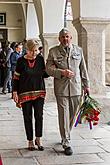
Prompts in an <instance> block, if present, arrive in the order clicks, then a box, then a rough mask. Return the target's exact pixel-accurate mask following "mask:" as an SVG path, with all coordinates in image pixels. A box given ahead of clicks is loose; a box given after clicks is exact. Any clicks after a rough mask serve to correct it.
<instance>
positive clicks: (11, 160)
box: [0, 94, 110, 165]
mask: <svg viewBox="0 0 110 165" xmlns="http://www.w3.org/2000/svg"><path fill="white" fill-rule="evenodd" d="M109 100H110V99H109V98H107V99H106V98H103V99H102V98H100V97H99V101H100V102H101V103H102V107H103V109H104V111H105V110H106V109H107V115H105V116H104V115H103V114H102V120H101V121H103V122H100V123H99V125H98V126H95V127H94V128H93V129H92V130H90V129H89V127H88V125H87V124H80V125H78V126H77V127H76V128H73V130H72V132H71V145H72V148H73V151H74V154H73V155H72V156H65V155H64V153H63V150H62V146H61V144H60V141H61V139H60V135H59V129H58V120H57V117H58V115H57V108H56V103H55V102H46V103H45V107H44V129H43V130H44V131H43V132H44V133H43V138H42V140H43V144H44V146H45V150H44V151H43V152H42V151H38V150H37V149H36V150H35V151H28V150H27V149H26V147H27V141H26V136H25V132H24V125H23V118H22V111H21V110H20V109H18V108H16V106H15V104H14V102H13V100H12V99H11V95H10V94H6V95H2V94H0V155H1V157H2V161H3V165H25V164H26V165H79V164H80V165H109V164H110V163H109V162H110V126H109V125H107V124H106V122H105V123H104V119H105V118H104V117H106V116H107V117H108V116H110V114H109V110H110V101H109ZM105 102H106V104H105ZM107 119H108V118H107Z"/></svg>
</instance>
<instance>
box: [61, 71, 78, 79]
mask: <svg viewBox="0 0 110 165" xmlns="http://www.w3.org/2000/svg"><path fill="white" fill-rule="evenodd" d="M62 75H63V76H65V77H68V78H72V77H74V76H75V73H74V72H72V71H71V70H69V69H65V70H62Z"/></svg>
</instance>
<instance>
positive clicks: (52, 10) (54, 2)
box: [42, 0, 65, 33]
mask: <svg viewBox="0 0 110 165" xmlns="http://www.w3.org/2000/svg"><path fill="white" fill-rule="evenodd" d="M42 3H43V12H44V13H43V23H44V33H58V32H59V31H60V29H61V28H62V27H63V26H64V7H65V0H42Z"/></svg>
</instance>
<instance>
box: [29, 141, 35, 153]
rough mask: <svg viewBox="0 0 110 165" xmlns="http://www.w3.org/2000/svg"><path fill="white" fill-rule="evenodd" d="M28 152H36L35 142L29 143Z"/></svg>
mask: <svg viewBox="0 0 110 165" xmlns="http://www.w3.org/2000/svg"><path fill="white" fill-rule="evenodd" d="M28 150H29V151H34V150H35V146H34V144H33V141H29V142H28Z"/></svg>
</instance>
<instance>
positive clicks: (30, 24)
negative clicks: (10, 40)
mask: <svg viewBox="0 0 110 165" xmlns="http://www.w3.org/2000/svg"><path fill="white" fill-rule="evenodd" d="M26 29H27V32H26V38H27V39H29V38H39V37H38V36H39V27H38V20H37V16H36V11H35V7H34V5H33V4H29V5H28V9H27V23H26Z"/></svg>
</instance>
